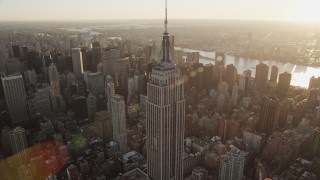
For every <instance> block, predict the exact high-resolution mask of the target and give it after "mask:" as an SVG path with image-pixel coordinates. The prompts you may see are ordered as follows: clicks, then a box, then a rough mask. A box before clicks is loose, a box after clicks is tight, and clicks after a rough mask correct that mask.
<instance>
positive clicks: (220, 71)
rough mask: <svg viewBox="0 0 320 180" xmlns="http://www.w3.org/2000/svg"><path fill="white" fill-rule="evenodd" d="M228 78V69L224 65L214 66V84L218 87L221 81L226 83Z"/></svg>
mask: <svg viewBox="0 0 320 180" xmlns="http://www.w3.org/2000/svg"><path fill="white" fill-rule="evenodd" d="M225 78H226V68H225V66H223V65H215V66H214V75H213V80H214V84H215V85H217V84H219V83H220V82H221V81H225Z"/></svg>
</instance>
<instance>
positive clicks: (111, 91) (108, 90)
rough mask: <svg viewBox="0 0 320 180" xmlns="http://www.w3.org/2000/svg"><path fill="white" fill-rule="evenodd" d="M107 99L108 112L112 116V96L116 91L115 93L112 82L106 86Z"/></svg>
mask: <svg viewBox="0 0 320 180" xmlns="http://www.w3.org/2000/svg"><path fill="white" fill-rule="evenodd" d="M105 95H106V98H107V102H108V104H107V106H108V111H109V114H112V112H111V110H112V109H111V98H112V96H114V95H115V91H114V84H113V83H112V82H109V83H107V85H106V92H105Z"/></svg>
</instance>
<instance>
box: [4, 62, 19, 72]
mask: <svg viewBox="0 0 320 180" xmlns="http://www.w3.org/2000/svg"><path fill="white" fill-rule="evenodd" d="M5 67H6V73H7V74H8V75H13V74H21V62H20V60H19V59H8V60H6V61H5Z"/></svg>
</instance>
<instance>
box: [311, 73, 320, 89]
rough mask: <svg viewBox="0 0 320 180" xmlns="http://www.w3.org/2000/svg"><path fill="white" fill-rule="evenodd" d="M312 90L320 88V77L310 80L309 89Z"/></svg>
mask: <svg viewBox="0 0 320 180" xmlns="http://www.w3.org/2000/svg"><path fill="white" fill-rule="evenodd" d="M312 88H320V77H318V78H316V77H314V76H312V77H311V78H310V82H309V89H312Z"/></svg>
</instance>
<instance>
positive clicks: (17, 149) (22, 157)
mask: <svg viewBox="0 0 320 180" xmlns="http://www.w3.org/2000/svg"><path fill="white" fill-rule="evenodd" d="M9 138H10V144H11V148H12V152H13V154H17V153H19V154H18V155H17V156H18V160H19V162H20V163H23V162H25V161H26V160H27V154H26V153H25V152H23V150H25V149H26V148H28V144H27V138H26V131H25V130H24V129H23V128H21V127H16V128H15V129H13V130H12V131H10V132H9Z"/></svg>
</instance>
